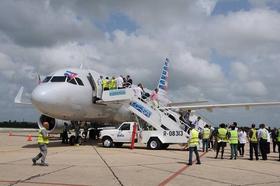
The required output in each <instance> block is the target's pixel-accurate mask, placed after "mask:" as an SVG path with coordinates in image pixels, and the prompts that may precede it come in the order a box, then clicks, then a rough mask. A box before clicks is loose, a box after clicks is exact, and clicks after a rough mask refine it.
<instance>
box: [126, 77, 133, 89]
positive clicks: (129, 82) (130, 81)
mask: <svg viewBox="0 0 280 186" xmlns="http://www.w3.org/2000/svg"><path fill="white" fill-rule="evenodd" d="M126 83H127V87H131V85H132V84H133V81H132V79H131V78H130V75H127V76H126Z"/></svg>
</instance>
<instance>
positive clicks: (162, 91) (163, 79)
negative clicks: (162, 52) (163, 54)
mask: <svg viewBox="0 0 280 186" xmlns="http://www.w3.org/2000/svg"><path fill="white" fill-rule="evenodd" d="M168 77H169V59H168V58H166V59H165V61H164V64H163V67H162V71H161V75H160V79H159V82H158V86H157V88H158V94H159V97H160V101H161V103H162V104H163V105H167V104H168V103H170V100H169V99H168V96H167V90H168Z"/></svg>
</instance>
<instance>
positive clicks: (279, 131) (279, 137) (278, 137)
mask: <svg viewBox="0 0 280 186" xmlns="http://www.w3.org/2000/svg"><path fill="white" fill-rule="evenodd" d="M277 142H280V129H278V136H277Z"/></svg>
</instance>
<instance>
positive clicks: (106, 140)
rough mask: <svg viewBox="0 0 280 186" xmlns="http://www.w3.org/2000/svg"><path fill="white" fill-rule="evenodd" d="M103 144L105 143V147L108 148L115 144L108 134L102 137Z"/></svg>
mask: <svg viewBox="0 0 280 186" xmlns="http://www.w3.org/2000/svg"><path fill="white" fill-rule="evenodd" d="M102 145H103V147H107V148H108V147H112V145H113V140H112V138H110V137H108V136H106V137H104V138H102Z"/></svg>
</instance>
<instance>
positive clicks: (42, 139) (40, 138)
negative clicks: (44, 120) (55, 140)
mask: <svg viewBox="0 0 280 186" xmlns="http://www.w3.org/2000/svg"><path fill="white" fill-rule="evenodd" d="M38 143H39V144H49V137H44V136H43V134H42V129H40V130H39V134H38Z"/></svg>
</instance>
